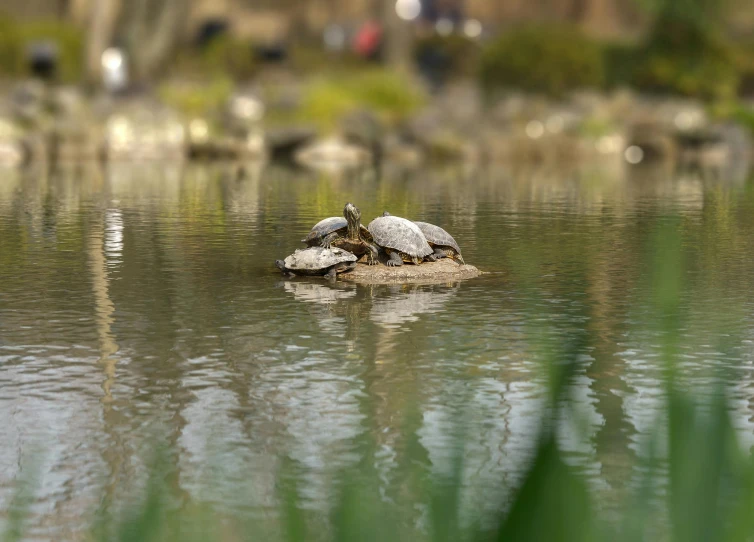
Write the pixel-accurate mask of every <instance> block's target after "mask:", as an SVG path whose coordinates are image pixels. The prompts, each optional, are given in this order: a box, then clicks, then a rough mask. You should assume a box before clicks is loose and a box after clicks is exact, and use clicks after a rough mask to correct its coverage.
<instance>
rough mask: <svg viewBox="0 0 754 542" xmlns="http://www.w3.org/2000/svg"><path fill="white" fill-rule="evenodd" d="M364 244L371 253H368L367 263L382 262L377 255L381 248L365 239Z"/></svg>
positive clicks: (375, 263)
mask: <svg viewBox="0 0 754 542" xmlns="http://www.w3.org/2000/svg"><path fill="white" fill-rule="evenodd" d="M364 244H365V245H366V247H367V249H368V250H369V254H367V263H368V264H369V265H377V264H378V263H380V262H379V260H377V256H378V255H379V253H380V250H379V249H378V248H377V246H376V245H373V244H372V243H367V242H366V241H364Z"/></svg>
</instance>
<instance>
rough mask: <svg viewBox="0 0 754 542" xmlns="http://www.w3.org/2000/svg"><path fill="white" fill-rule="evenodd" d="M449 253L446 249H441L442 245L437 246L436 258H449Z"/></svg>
mask: <svg viewBox="0 0 754 542" xmlns="http://www.w3.org/2000/svg"><path fill="white" fill-rule="evenodd" d="M447 257H448V255H447V254H445V251H444V250H443V249H441V248H440V247H435V258H436V259H438V260H441V259H443V258H447Z"/></svg>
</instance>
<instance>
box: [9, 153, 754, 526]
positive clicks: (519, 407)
mask: <svg viewBox="0 0 754 542" xmlns="http://www.w3.org/2000/svg"><path fill="white" fill-rule="evenodd" d="M613 167H614V170H611V171H608V172H605V171H602V170H572V171H568V170H565V169H564V170H559V171H556V172H553V171H536V170H527V171H505V170H496V171H494V172H492V171H485V170H477V171H462V170H458V169H456V170H454V169H449V170H441V171H416V172H414V173H412V174H410V175H395V176H391V175H386V176H383V177H380V178H378V177H376V176H374V175H366V174H353V175H349V174H346V173H343V174H342V175H341V176H339V177H337V178H332V177H328V176H327V175H320V174H312V173H308V172H303V173H300V174H298V173H294V172H291V171H289V170H283V169H275V168H270V169H267V170H265V171H263V172H262V171H260V170H258V169H257V170H255V169H254V168H252V167H244V168H243V169H242V170H239V168H237V167H235V166H234V167H230V166H212V167H199V166H195V165H190V164H185V165H179V166H172V165H170V164H151V165H146V166H138V165H127V164H113V165H112V167H109V168H108V169H107V171H104V172H103V171H97V170H94V169H87V168H84V169H75V168H72V169H69V170H59V171H55V172H52V173H50V174H48V173H47V172H44V171H36V172H35V171H26V172H18V171H14V172H10V173H8V174H7V175H6V174H3V176H2V178H1V179H0V419H2V420H4V423H3V424H0V503H2V504H0V509H2V505H3V504H4V503H6V502H7V501H8V499H9V498H10V496H11V495H12V487H13V484H14V481H15V480H16V479H18V478H19V477H21V476H23V474H24V473H23V471H22V469H21V468H20V467H19V465H23V464H26V463H27V461H28V460H29V459H30V457H31V455H32V454H33V450H34V449H35V448H34V443H41V444H42V445H43V447H44V449H45V454H44V456H43V457H42V459H41V462H42V465H41V468H42V472H44V473H45V477H44V479H43V482H42V484H41V486H40V488H39V491H38V495H37V503H36V507H35V508H34V510H33V520H32V526H33V529H34V535H35V536H36V537H38V538H39V539H48V540H49V539H52V535H51V533H52V532H53V531H54V528H55V526H56V525H58V526H59V525H63V524H65V525H67V526H70V530H71V536H70V537H69V538H74V537H75V536H76V534H77V533H79V532H80V530H81V529H82V528H83V527H84V524H85V522H86V519H85V518H86V513H85V512H86V511H88V510H91V509H93V508H95V507H97V506H103V507H106V508H112V509H117V508H118V507H119V506H121V505H122V504H123V502H125V501H126V500H127V499H128V496H129V495H130V491H131V490H134V489H135V488H137V487H138V486H140V485H143V483H144V470H145V468H144V465H145V462H146V460H147V459H148V457H147V454H146V450H147V449H148V448H149V447H150V446H151V445H152V444H155V443H156V444H165V445H168V446H171V447H172V450H173V452H172V454H173V455H171V456H170V457H169V461H170V465H171V467H170V472H168V473H167V476H168V480H169V482H170V484H172V486H173V488H174V489H175V491H176V493H177V494H178V495H179V496H180V497H189V496H190V497H193V498H199V499H202V500H206V501H211V502H213V503H216V504H218V505H220V506H222V507H224V508H225V509H227V510H232V511H238V512H239V513H252V514H255V515H260V514H261V515H270V514H272V513H273V512H272V510H273V509H274V507H275V503H276V499H277V497H276V490H275V483H276V473H277V470H278V468H279V467H280V465H281V464H282V463H283V461H284V460H285V461H286V462H289V463H291V464H292V465H293V467H292V471H293V474H292V475H294V476H296V477H297V478H298V479H299V485H300V488H301V490H302V492H303V493H304V495H305V497H306V499H307V506H309V507H311V508H316V509H318V510H325V509H326V508H327V507H328V505H329V502H328V501H329V499H330V498H331V497H332V496H333V494H334V491H335V489H334V488H333V486H332V483H331V482H332V479H333V477H334V476H335V474H336V472H337V471H338V470H339V469H340V468H343V467H347V466H358V467H359V469H365V470H369V469H371V470H372V471H373V472H375V473H376V474H377V476H378V478H379V480H380V483H381V484H382V486H381V488H380V489H381V491H382V494H383V496H384V498H385V499H386V500H391V499H396V498H397V497H398V496H405V495H411V496H412V498H413V497H415V498H416V499H417V506H416V510H415V513H416V517H414V518H412V519H413V520H415V521H416V522H419V521H421V515H422V510H425V509H426V503H424V502H419V501H420V500H421V497H420V496H418V495H416V496H414V495H413V493H412V491H413V489H412V487H413V486H412V485H411V483H412V482H411V480H413V479H415V478H417V477H418V478H422V477H428V476H429V475H430V474H433V473H434V474H436V473H443V472H448V471H449V470H450V469H451V468H452V465H453V457H454V453H455V451H454V448H453V445H452V444H453V442H456V441H454V439H453V437H454V435H455V436H457V435H460V436H461V437H462V442H463V444H464V450H463V454H464V462H463V480H464V489H463V492H462V493H463V494H462V502H463V506H464V508H465V509H466V510H468V511H469V512H470V513H477V512H491V511H492V510H493V509H494V508H495V507H496V506H497V504H496V503H497V502H498V501H497V500H496V498H495V497H500V498H504V497H505V495H504V494H505V488H506V487H511V486H512V485H513V484H515V483H516V482H517V481H519V480H520V474H521V466H522V465H523V464H525V463H526V461H527V460H528V459H529V458H530V454H531V450H532V443H533V439H534V438H535V436H536V433H537V429H538V427H537V423H538V422H539V419H540V413H541V410H542V407H543V404H544V401H545V399H546V394H545V383H546V379H547V371H545V370H543V369H544V368H543V366H542V363H541V362H540V360H542V359H545V360H547V359H558V358H557V352H559V351H560V350H559V349H560V348H562V346H563V345H564V344H566V343H569V341H571V340H572V339H573V338H574V337H577V338H579V339H580V342H579V344H581V345H583V346H580V347H579V350H578V352H577V356H578V357H577V359H578V368H577V372H576V378H575V380H574V382H573V385H572V389H571V393H572V397H573V404H574V414H573V416H570V417H568V418H567V419H563V420H561V425H562V431H561V432H560V437H561V439H562V442H563V444H564V447H565V448H566V449H567V450H568V460H569V461H570V462H571V463H572V464H574V465H576V466H577V467H578V468H579V469H580V470H582V471H583V472H584V473H586V474H587V476H588V477H589V480H590V482H591V483H592V484H593V486H594V487H595V488H596V489H597V490H598V491H600V492H601V498H602V502H604V503H605V506H613V505H616V506H617V503H619V502H620V498H621V497H622V494H623V491H624V488H625V487H626V486H627V485H628V482H630V481H631V480H632V479H633V478H634V477H635V467H634V466H633V465H634V464H635V458H636V456H637V455H640V454H641V453H643V444H644V442H645V441H646V439H647V437H648V436H649V435H648V433H649V432H650V430H651V428H652V427H653V424H654V422H655V421H656V418H657V413H658V409H659V406H660V405H661V404H662V401H663V399H664V395H663V394H664V391H663V389H662V387H661V386H660V376H661V372H662V368H661V366H660V363H659V361H658V360H659V356H660V345H661V343H662V336H661V335H660V334H659V332H658V331H656V330H655V329H654V328H653V327H652V325H651V323H652V318H653V316H652V315H653V312H654V311H655V307H653V306H652V304H651V303H650V302H649V301H647V300H648V298H649V295H648V294H649V292H650V290H651V288H652V280H651V271H652V258H653V254H654V253H653V245H652V242H653V241H652V235H653V233H652V232H653V231H654V228H655V226H657V225H658V224H663V223H665V222H667V220H668V218H667V217H668V216H669V215H677V216H678V217H679V220H680V223H679V224H680V226H679V231H680V234H681V235H682V236H683V251H684V257H685V259H686V262H688V269H687V273H686V274H685V275H684V277H685V278H684V281H685V282H684V284H683V285H681V288H682V290H681V296H682V299H681V305H682V308H683V310H684V314H686V315H687V316H686V318H685V320H684V322H683V327H682V329H681V335H682V337H681V341H680V342H681V344H682V345H683V356H682V364H683V371H682V374H683V384H684V385H687V386H697V385H702V384H709V383H710V382H712V381H714V380H719V379H724V381H725V382H726V383H727V384H728V385H729V387H730V388H731V390H732V392H733V400H734V403H733V405H732V408H733V410H734V413H735V416H736V424H737V427H738V428H739V430H740V431H741V432H742V433H744V434H745V435H746V437H747V439H748V440H747V442H751V441H754V421H753V420H754V407H753V406H752V405H754V383H753V382H754V378H752V375H753V373H754V371H753V368H754V348H752V347H751V345H752V340H754V325H753V323H754V320H753V318H754V310H753V309H752V308H753V307H754V293H753V292H754V262H753V261H752V259H751V258H750V254H751V253H752V252H754V200H752V194H754V191H752V190H751V187H750V182H742V181H739V182H736V183H730V182H727V181H725V180H721V179H720V178H717V177H715V178H710V177H708V176H705V174H704V172H701V173H700V172H682V173H680V174H676V173H675V172H673V171H665V170H659V171H658V170H651V169H647V168H643V167H642V168H633V169H625V170H623V169H621V168H622V167H623V166H619V165H613ZM459 183H462V184H463V187H464V188H463V190H460V191H459V189H458V185H459ZM345 201H353V202H356V203H358V204H359V206H360V208H361V209H362V212H363V213H364V217H365V218H371V217H374V216H377V215H379V214H380V213H381V212H382V211H383V210H384V209H390V210H391V211H392V212H394V213H396V214H399V215H404V216H416V217H420V218H423V219H424V220H427V221H429V222H432V223H436V224H441V225H442V226H443V227H444V228H445V229H447V230H448V231H450V232H452V233H453V236H454V237H455V238H456V239H457V240H458V241H459V244H460V245H461V247H462V248H463V251H464V256H465V257H467V259H468V260H469V261H470V262H471V263H473V264H475V265H477V266H478V267H480V268H481V269H483V270H484V271H487V272H488V273H487V274H485V275H483V276H482V277H480V278H478V279H474V280H470V281H466V282H462V283H459V284H450V285H415V286H361V285H354V284H345V283H341V282H337V283H335V284H330V283H327V282H325V281H316V280H304V279H298V278H297V279H293V280H281V278H280V275H279V273H278V272H277V271H276V270H275V269H274V268H273V266H272V262H273V261H274V260H275V259H276V258H280V257H281V256H282V255H285V254H289V253H291V252H292V251H293V249H295V248H297V247H299V246H300V244H299V239H301V237H302V236H303V235H304V234H305V233H306V232H308V231H309V229H310V228H311V225H312V224H314V223H315V222H316V221H317V220H319V219H320V218H322V217H324V216H334V215H336V214H339V212H340V210H341V209H342V207H343V203H344V202H345ZM581 339H583V340H581ZM548 356H551V357H548ZM207 486H211V487H210V488H208V487H207ZM103 488H104V497H103V495H102V490H103ZM239 488H240V489H239ZM241 489H242V490H243V492H244V493H243V494H244V497H243V498H239V494H238V492H239V491H240V490H241ZM247 490H248V491H247ZM0 522H2V519H0Z"/></svg>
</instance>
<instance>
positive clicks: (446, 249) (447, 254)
mask: <svg viewBox="0 0 754 542" xmlns="http://www.w3.org/2000/svg"><path fill="white" fill-rule="evenodd" d="M382 216H391V215H390V213H388V212H387V211H385V212H384V213H382ZM412 222H413V223H414V224H416V225H417V226H419V229H420V230H421V231H422V233H423V234H424V237H426V238H427V243H429V246H430V247H432V249H433V250H434V255H435V258H436V259H438V260H439V259H441V258H450V259H451V260H456V261H458V262H459V263H460V264H461V265H464V264H465V263H466V262H464V261H463V256H461V247H459V246H458V243H456V240H455V239H453V236H452V235H450V234H449V233H448V232H446V231H445V230H444V229H442V228H441V227H440V226H435V225H434V224H430V223H429V222H417V221H415V220H413V221H412Z"/></svg>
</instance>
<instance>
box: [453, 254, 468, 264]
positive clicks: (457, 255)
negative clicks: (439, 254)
mask: <svg viewBox="0 0 754 542" xmlns="http://www.w3.org/2000/svg"><path fill="white" fill-rule="evenodd" d="M453 259H454V260H456V261H457V262H458V263H460V264H461V265H466V262H464V261H463V256H461V255H460V254H456V255H455V256H454V257H453Z"/></svg>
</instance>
